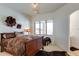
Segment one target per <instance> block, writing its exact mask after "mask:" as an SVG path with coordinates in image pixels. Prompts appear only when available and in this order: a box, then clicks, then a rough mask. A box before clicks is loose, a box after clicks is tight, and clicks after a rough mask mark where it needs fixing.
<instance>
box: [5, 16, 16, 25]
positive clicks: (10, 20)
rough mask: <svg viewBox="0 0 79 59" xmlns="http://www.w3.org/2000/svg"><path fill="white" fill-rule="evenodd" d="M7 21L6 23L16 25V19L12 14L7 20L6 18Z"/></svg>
mask: <svg viewBox="0 0 79 59" xmlns="http://www.w3.org/2000/svg"><path fill="white" fill-rule="evenodd" d="M5 22H6V25H7V26H10V27H12V26H15V25H16V19H15V18H13V17H12V16H8V17H7V18H6V20H5Z"/></svg>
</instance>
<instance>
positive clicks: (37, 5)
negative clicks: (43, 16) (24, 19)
mask: <svg viewBox="0 0 79 59" xmlns="http://www.w3.org/2000/svg"><path fill="white" fill-rule="evenodd" d="M32 10H33V12H34V13H36V14H38V13H39V4H38V3H33V4H32Z"/></svg>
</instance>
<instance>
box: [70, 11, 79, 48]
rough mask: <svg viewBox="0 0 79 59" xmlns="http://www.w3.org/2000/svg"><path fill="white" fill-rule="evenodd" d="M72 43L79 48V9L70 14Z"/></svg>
mask: <svg viewBox="0 0 79 59" xmlns="http://www.w3.org/2000/svg"><path fill="white" fill-rule="evenodd" d="M70 37H71V39H70V42H71V43H70V44H71V46H74V47H76V48H79V10H78V11H76V12H74V13H72V14H71V15H70Z"/></svg>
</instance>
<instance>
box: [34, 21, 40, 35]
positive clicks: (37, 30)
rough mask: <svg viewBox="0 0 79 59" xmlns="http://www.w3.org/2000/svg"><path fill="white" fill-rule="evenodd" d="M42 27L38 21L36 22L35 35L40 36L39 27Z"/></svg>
mask: <svg viewBox="0 0 79 59" xmlns="http://www.w3.org/2000/svg"><path fill="white" fill-rule="evenodd" d="M39 26H40V25H39V22H38V21H36V22H35V34H39V33H40V27H39Z"/></svg>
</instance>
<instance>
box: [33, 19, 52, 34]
mask: <svg viewBox="0 0 79 59" xmlns="http://www.w3.org/2000/svg"><path fill="white" fill-rule="evenodd" d="M41 21H45V34H41V29H40V28H41ZM41 21H35V22H34V34H36V33H35V32H36V29H35V28H36V27H35V26H36V22H39V34H36V35H53V31H52V34H47V21H52V23H53V20H41ZM52 29H53V27H52Z"/></svg>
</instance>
